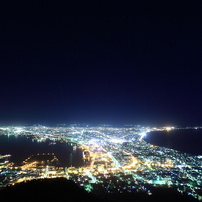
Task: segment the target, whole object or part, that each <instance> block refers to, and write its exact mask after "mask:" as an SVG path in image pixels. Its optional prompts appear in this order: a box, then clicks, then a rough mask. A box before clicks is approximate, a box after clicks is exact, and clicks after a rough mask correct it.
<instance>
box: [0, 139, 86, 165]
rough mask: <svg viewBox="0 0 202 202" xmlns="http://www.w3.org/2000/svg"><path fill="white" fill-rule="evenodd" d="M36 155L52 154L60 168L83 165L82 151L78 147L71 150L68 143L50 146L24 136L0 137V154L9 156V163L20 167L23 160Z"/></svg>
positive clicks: (71, 147) (47, 143) (48, 142)
mask: <svg viewBox="0 0 202 202" xmlns="http://www.w3.org/2000/svg"><path fill="white" fill-rule="evenodd" d="M37 153H40V154H41V153H54V154H55V156H56V157H57V158H58V160H59V162H60V163H61V166H71V165H72V166H75V167H80V166H82V165H83V160H82V150H81V149H80V148H78V147H76V148H73V146H72V145H71V144H70V143H59V142H58V143H56V144H54V145H53V144H50V141H47V142H37V141H33V140H32V139H31V138H27V137H24V136H6V135H1V136H0V154H1V155H4V154H11V155H12V156H11V158H10V161H12V162H14V163H16V164H18V165H20V164H21V163H22V161H23V160H25V159H26V158H28V157H29V156H31V155H32V154H37Z"/></svg>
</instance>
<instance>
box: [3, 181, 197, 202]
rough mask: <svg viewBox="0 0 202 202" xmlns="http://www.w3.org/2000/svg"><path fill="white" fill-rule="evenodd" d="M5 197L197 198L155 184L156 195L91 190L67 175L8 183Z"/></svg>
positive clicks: (161, 199)
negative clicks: (156, 186)
mask: <svg viewBox="0 0 202 202" xmlns="http://www.w3.org/2000/svg"><path fill="white" fill-rule="evenodd" d="M0 196H1V200H2V201H21V202H24V201H26V202H27V201H29V202H32V201H38V202H40V201H43V202H45V201H49V202H50V201H88V202H89V201H98V202H99V201H100V202H101V201H114V202H116V201H117V202H118V201H137V202H143V201H144V202H145V201H151V202H153V201H155V202H158V201H165V202H168V201H169V202H170V201H185V202H186V201H197V200H196V199H194V198H190V197H189V196H185V195H181V194H180V193H178V192H177V191H175V190H174V189H170V188H155V190H153V194H152V195H150V196H149V195H147V194H145V193H125V194H102V195H98V194H96V193H95V194H94V193H88V192H86V191H85V190H84V189H82V188H80V187H79V186H78V185H77V184H75V183H74V182H73V181H70V180H67V179H65V178H55V179H42V180H32V181H29V182H23V183H20V184H16V185H14V186H12V187H7V188H5V189H3V190H1V191H0Z"/></svg>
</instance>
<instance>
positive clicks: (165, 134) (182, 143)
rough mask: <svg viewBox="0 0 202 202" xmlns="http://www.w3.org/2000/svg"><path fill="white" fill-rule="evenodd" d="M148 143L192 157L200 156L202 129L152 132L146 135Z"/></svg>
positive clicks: (201, 153) (201, 152)
mask: <svg viewBox="0 0 202 202" xmlns="http://www.w3.org/2000/svg"><path fill="white" fill-rule="evenodd" d="M145 140H146V141H147V142H148V143H151V144H154V145H157V146H163V147H167V148H171V149H175V150H178V151H181V152H186V153H190V154H192V155H202V129H176V130H170V131H152V132H150V133H148V134H147V136H146V138H145Z"/></svg>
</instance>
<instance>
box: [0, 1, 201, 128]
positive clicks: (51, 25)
mask: <svg viewBox="0 0 202 202" xmlns="http://www.w3.org/2000/svg"><path fill="white" fill-rule="evenodd" d="M196 2H197V1H193V2H191V1H190V2H188V1H184V2H183V5H182V4H181V3H179V2H175V3H173V4H171V3H170V4H167V3H165V2H158V3H154V2H144V1H141V3H140V2H139V3H133V4H132V3H129V2H122V1H118V2H113V3H112V2H111V3H110V2H107V4H105V3H98V2H94V3H92V2H91V3H86V2H82V3H81V2H80V3H78V4H76V3H75V4H74V3H67V2H58V3H56V4H54V3H51V2H48V3H40V4H37V3H36V2H32V3H31V2H23V3H22V2H21V3H19V2H14V3H13V4H10V3H9V2H8V3H7V2H1V3H0V4H1V6H0V7H1V12H0V13H1V14H0V15H1V18H2V19H3V22H2V25H1V27H2V29H1V32H0V34H1V46H0V55H1V60H0V67H1V68H0V76H1V77H0V95H1V99H0V124H7V125H9V124H35V123H41V124H45V125H46V124H60V123H73V122H81V123H83V122H85V123H109V124H127V123H130V124H146V125H148V124H153V125H158V124H162V125H180V124H182V125H193V126H196V125H200V124H201V123H202V121H201V118H202V117H201V114H202V113H201V112H202V111H201V103H202V95H201V75H202V74H201V73H202V70H201V64H202V60H201V51H202V34H201V20H200V19H201V17H202V16H201V15H202V13H201V10H200V6H198V5H197V3H196Z"/></svg>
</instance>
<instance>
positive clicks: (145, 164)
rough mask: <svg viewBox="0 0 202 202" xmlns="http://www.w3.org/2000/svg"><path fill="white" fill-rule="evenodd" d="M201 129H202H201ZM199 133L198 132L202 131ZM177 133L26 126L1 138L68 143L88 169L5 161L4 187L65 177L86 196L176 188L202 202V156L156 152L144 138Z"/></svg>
mask: <svg viewBox="0 0 202 202" xmlns="http://www.w3.org/2000/svg"><path fill="white" fill-rule="evenodd" d="M198 128H199V127H198ZM198 128H195V129H198ZM164 130H167V131H168V130H169V131H170V130H175V128H174V127H161V128H152V127H143V126H132V125H131V126H127V127H122V128H115V127H112V126H107V125H102V126H96V127H91V126H81V125H77V124H74V125H71V126H68V127H67V126H58V127H46V126H40V125H39V126H29V127H28V126H27V127H1V128H0V131H1V135H4V136H8V137H9V136H16V137H19V136H22V137H24V138H31V139H32V141H37V142H46V141H49V144H51V145H54V144H58V143H59V142H65V143H67V144H69V145H70V146H71V147H72V151H74V150H75V149H76V148H80V149H81V150H82V161H83V166H80V167H74V166H70V167H66V166H61V164H60V162H59V160H58V158H57V156H56V155H55V154H54V153H38V154H33V155H31V156H28V157H27V159H24V161H23V162H22V163H21V165H17V164H15V163H13V162H11V161H10V158H11V155H10V154H1V156H0V187H1V189H3V188H4V187H7V186H12V185H15V184H17V183H20V182H26V181H29V180H32V179H43V178H56V177H63V178H67V179H69V180H73V181H74V182H75V183H76V184H78V185H79V186H80V187H82V188H84V189H85V190H86V191H87V192H93V193H138V192H144V193H146V194H148V195H152V190H153V188H154V187H172V188H174V189H176V190H177V191H179V192H180V193H186V194H188V195H191V196H193V197H194V198H196V199H199V200H202V196H201V190H202V161H201V159H202V156H201V155H195V156H193V155H190V154H187V153H182V152H179V151H176V150H173V149H169V148H165V147H159V146H154V145H152V144H149V143H147V142H146V141H145V139H144V137H145V136H146V135H147V133H149V132H151V131H164Z"/></svg>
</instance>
